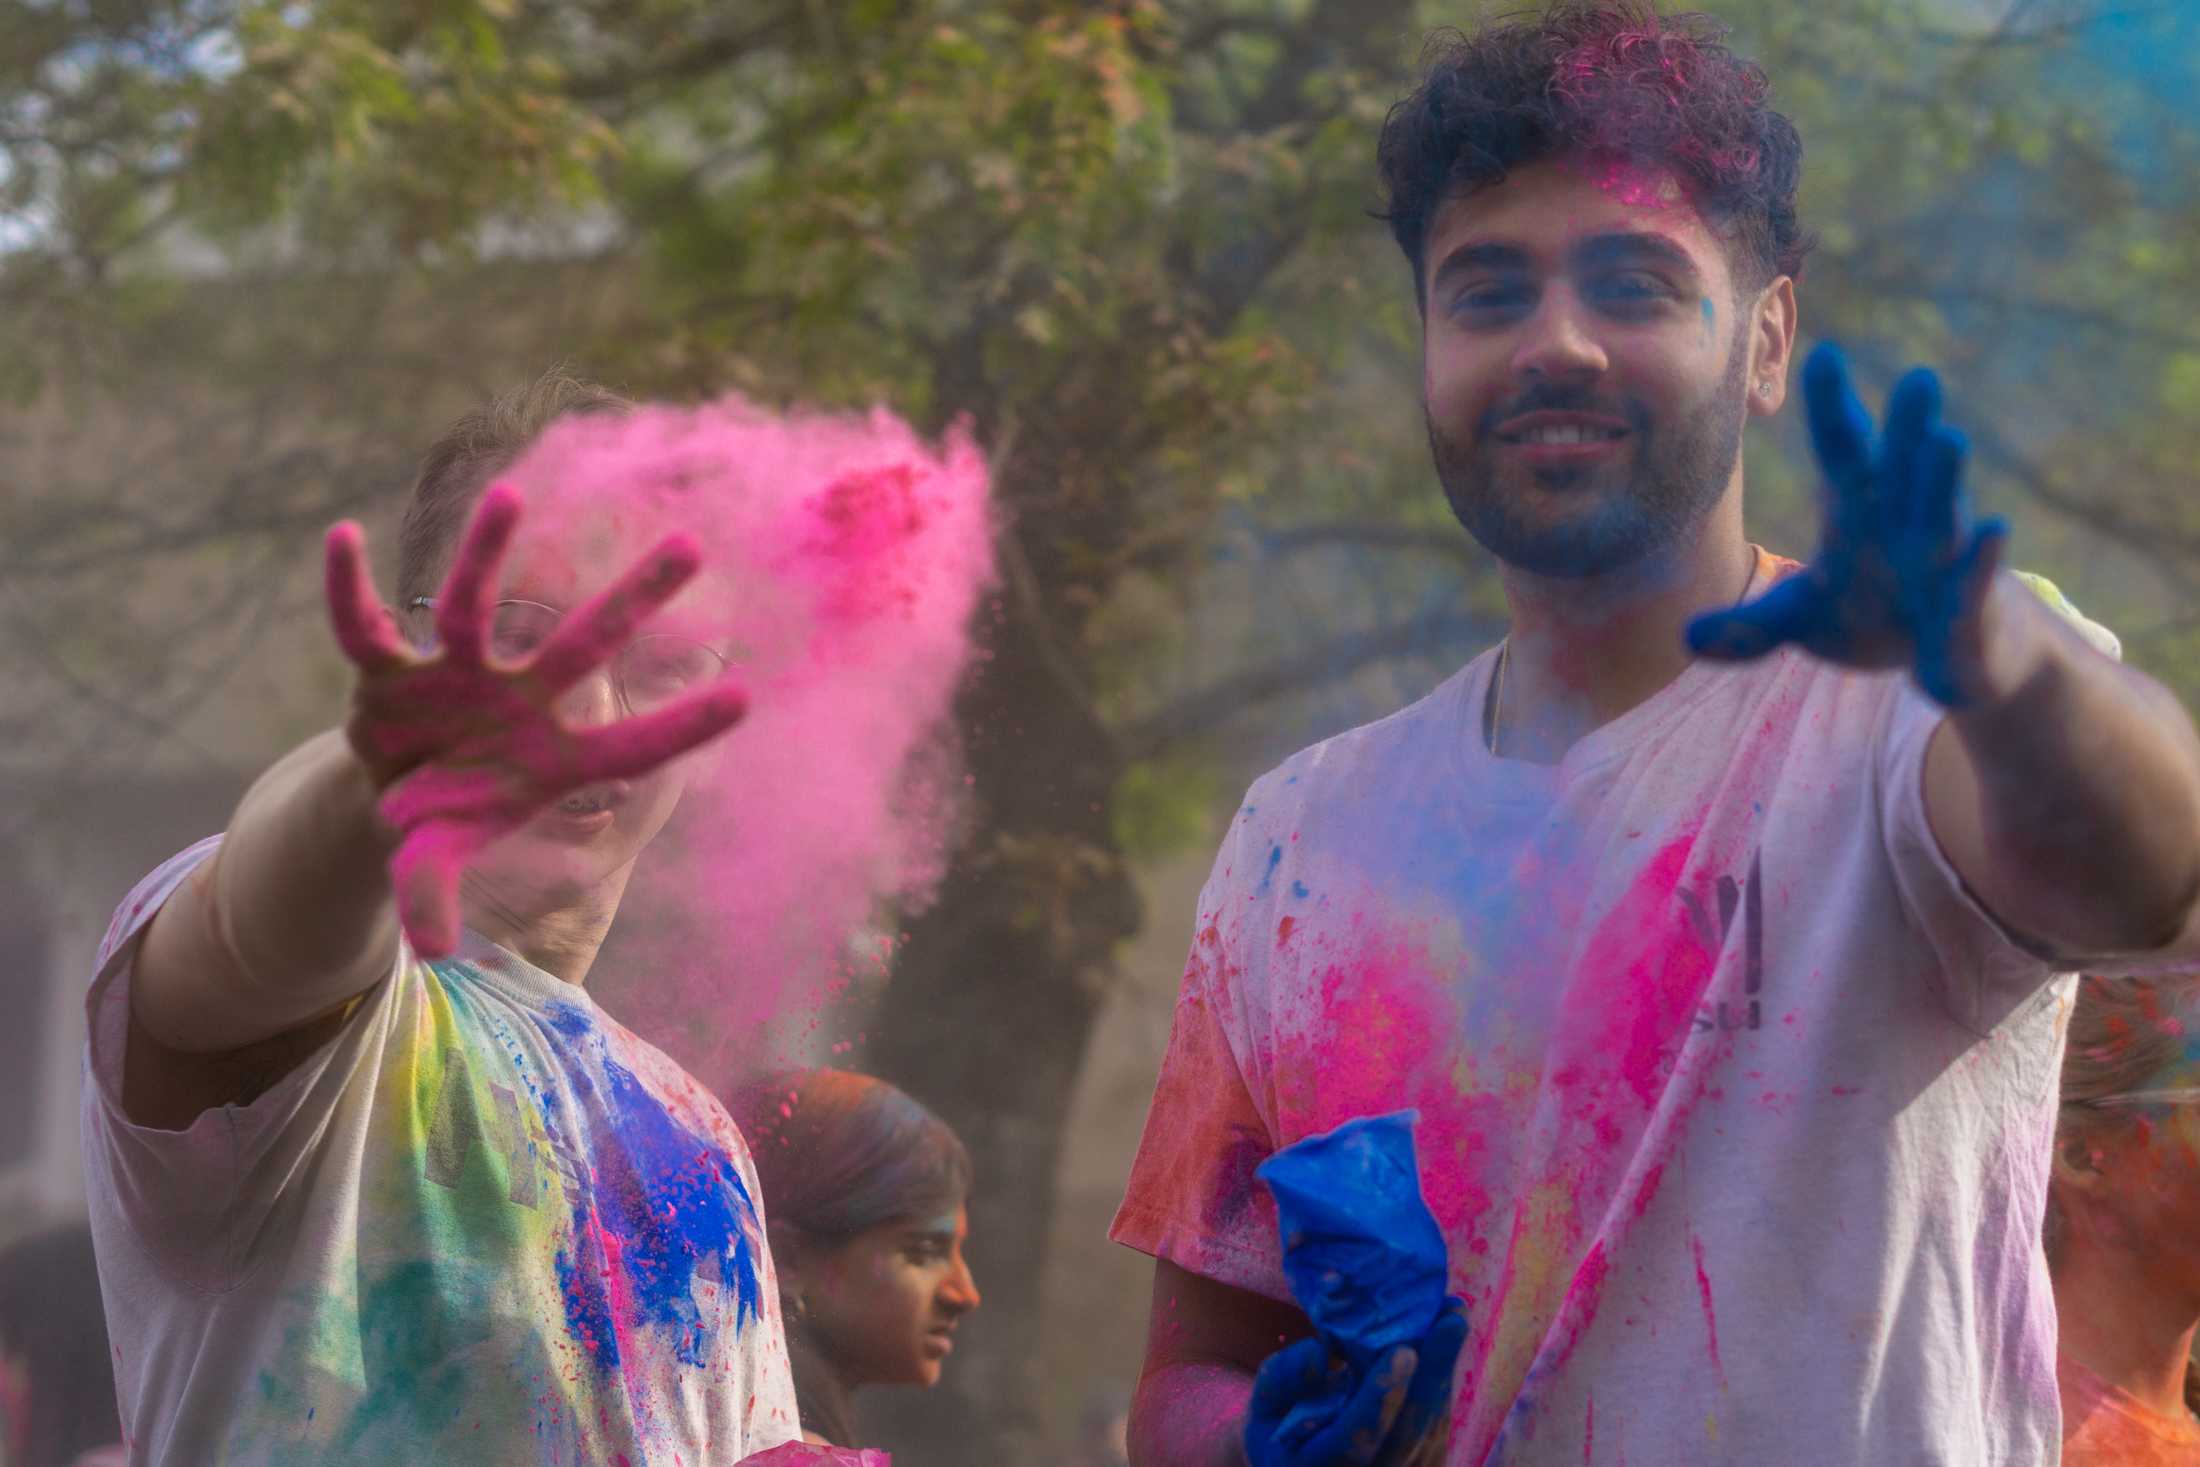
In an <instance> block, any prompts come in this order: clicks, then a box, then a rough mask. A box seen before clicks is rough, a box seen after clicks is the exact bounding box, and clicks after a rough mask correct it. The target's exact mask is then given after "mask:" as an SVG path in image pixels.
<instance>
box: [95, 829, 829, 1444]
mask: <svg viewBox="0 0 2200 1467" xmlns="http://www.w3.org/2000/svg"><path fill="white" fill-rule="evenodd" d="M215 845H216V842H215V841H206V842H203V843H201V844H200V845H198V846H195V847H193V848H192V849H191V850H189V851H186V852H185V853H184V854H182V855H181V856H178V857H176V858H175V859H174V860H172V861H170V862H168V863H167V864H166V865H165V866H163V867H161V868H160V869H159V870H158V871H156V872H155V873H154V874H153V875H152V876H150V877H148V878H147V879H146V881H144V882H143V883H142V884H140V885H139V887H138V888H137V890H136V891H134V892H132V893H131V895H130V896H129V897H128V898H127V899H126V900H125V901H124V903H123V906H122V908H121V910H120V911H119V912H118V913H117V914H116V918H115V922H114V925H113V927H112V928H111V929H110V931H109V932H108V935H107V939H106V941H105V942H104V943H102V944H101V948H100V954H99V963H98V972H97V977H96V978H95V979H94V981H93V983H92V988H91V995H90V1000H89V1003H90V1019H91V1046H90V1053H89V1056H88V1060H87V1065H86V1072H85V1084H84V1111H83V1131H84V1155H85V1175H86V1178H87V1183H88V1187H89V1190H90V1202H91V1223H92V1233H93V1240H94V1243H95V1245H96V1247H97V1250H98V1254H99V1266H100V1282H101V1286H102V1289H103V1292H104V1294H105V1296H106V1304H107V1324H108V1332H109V1335H110V1337H111V1340H112V1343H113V1347H114V1354H115V1383H116V1389H117V1393H118V1395H119V1396H120V1401H121V1408H122V1422H123V1429H124V1432H125V1438H126V1442H127V1444H128V1446H129V1449H130V1460H131V1461H132V1462H143V1463H190V1464H192V1467H213V1464H231V1463H235V1464H262V1463H266V1464H277V1463H298V1464H305V1463H314V1464H320V1463H338V1462H342V1463H353V1462H356V1463H375V1464H394V1463H425V1462H450V1463H458V1462H464V1463H469V1464H473V1463H483V1464H498V1463H511V1464H521V1463H524V1464H527V1467H552V1464H560V1467H563V1464H572V1467H607V1464H614V1463H617V1464H626V1467H645V1464H648V1467H657V1464H663V1467H673V1464H680V1467H705V1464H716V1463H729V1462H733V1461H735V1460H737V1459H739V1458H740V1457H742V1456H745V1455H747V1454H749V1453H751V1452H755V1451H759V1450H761V1449H763V1448H765V1447H770V1446H775V1445H777V1444H779V1443H781V1442H784V1441H787V1440H790V1439H792V1438H794V1437H795V1436H797V1435H798V1428H797V1426H796V1422H795V1406H794V1386H793V1381H792V1378H791V1376H790V1375H789V1372H788V1366H787V1351H786V1340H785V1335H784V1333H783V1330H782V1327H781V1321H780V1318H779V1309H778V1289H777V1287H776V1284H775V1282H774V1278H773V1274H772V1267H771V1260H770V1257H769V1256H768V1254H767V1252H766V1250H765V1244H764V1229H763V1219H762V1216H761V1213H760V1210H759V1206H758V1203H757V1196H758V1194H757V1187H756V1177H755V1172H754V1170H753V1168H752V1167H751V1165H750V1161H749V1156H748V1151H747V1149H746V1148H745V1147H744V1146H743V1144H742V1141H741V1137H740V1134H739V1133H738V1132H737V1131H736V1130H735V1129H734V1125H733V1122H732V1121H731V1120H730V1119H729V1118H728V1117H727V1115H726V1113H725V1111H724V1110H723V1108H721V1107H720V1105H719V1104H718V1102H717V1101H716V1100H714V1099H713V1098H711V1096H710V1095H709V1094H708V1093H706V1092H705V1091H703V1090H702V1089H701V1088H700V1087H699V1086H698V1085H697V1084H696V1083H695V1082H694V1081H693V1080H692V1079H690V1078H689V1077H688V1076H687V1075H686V1074H685V1073H684V1072H683V1071H682V1070H681V1069H680V1068H679V1067H678V1066H677V1065H675V1064H673V1063H672V1061H671V1060H669V1059H667V1058H666V1057H665V1056H664V1055H662V1054H661V1053H659V1052H658V1051H657V1050H655V1049H653V1048H652V1047H650V1046H649V1045H647V1044H645V1043H643V1042H642V1041H641V1040H639V1039H637V1038H636V1037H635V1036H634V1035H632V1034H630V1033H628V1032H627V1031H626V1030H625V1029H623V1028H621V1027H620V1026H619V1025H617V1024H615V1023H613V1022H612V1021H611V1020H610V1019H608V1018H606V1017H605V1016H604V1015H603V1013H602V1012H601V1011H600V1010H599V1009H597V1007H596V1006H595V1004H594V1002H593V1001H592V1000H591V999H590V998H589V997H588V995H587V994H586V993H585V992H584V991H583V990H581V989H579V988H577V987H575V986H573V985H571V984H567V983H563V982H560V981H559V980H558V979H556V978H554V977H552V976H551V975H550V974H548V973H545V972H543V971H542V970H540V969H538V968H535V967H533V966H532V965H530V964H528V963H526V962H524V961H522V960H521V959H519V958H517V957H515V956H513V955H512V954H511V953H509V952H506V951H504V950H503V949H502V948H499V947H496V946H495V945H493V944H491V943H489V942H487V941H485V940H483V939H480V938H478V937H475V936H473V935H472V934H468V936H467V941H466V945H465V946H464V947H463V948H462V949H461V951H460V953H459V955H458V956H457V957H455V958H453V959H452V960H450V961H443V962H436V963H433V964H429V963H423V962H421V961H420V960H418V959H417V958H415V957H414V956H413V955H412V954H411V951H410V949H407V950H405V952H404V953H402V954H401V956H400V958H399V962H398V967H397V971H396V972H395V973H393V974H392V976H391V977H390V978H388V979H387V980H386V981H384V982H383V983H381V984H379V985H378V986H376V987H375V988H374V989H372V990H371V991H370V992H369V993H368V994H367V995H366V996H365V997H364V999H363V1000H362V1001H361V1002H360V1004H359V1006H358V1008H357V1009H356V1011H355V1012H354V1013H353V1014H352V1015H351V1016H350V1018H349V1019H348V1020H347V1021H346V1023H345V1025H344V1027H343V1030H342V1032H341V1033H340V1034H339V1035H338V1036H337V1037H336V1038H335V1039H334V1040H333V1041H331V1042H330V1043H329V1044H327V1045H326V1046H324V1047H323V1048H322V1049H321V1050H319V1051H318V1052H317V1053H315V1054H314V1055H313V1056H312V1057H311V1058H309V1059H308V1060H306V1061H305V1063H303V1064H301V1065H300V1066H299V1067H298V1068H297V1069H296V1070H295V1071H294V1072H292V1073H291V1074H290V1075H288V1076H287V1077H285V1078H284V1079H283V1080H282V1081H280V1082H279V1083H278V1084H276V1085H275V1086H274V1087H273V1088H271V1089H269V1090H268V1091H267V1092H266V1093H265V1094H263V1095H261V1096H260V1097H259V1098H258V1099H256V1100H254V1101H253V1102H252V1103H251V1104H250V1105H229V1106H222V1107H220V1108H218V1109H214V1110H209V1111H207V1112H205V1113H204V1114H202V1115H200V1116H199V1117H198V1119H197V1120H195V1121H194V1122H193V1123H192V1124H191V1125H190V1127H189V1128H187V1129H185V1130H182V1131H161V1130H153V1129H149V1128H146V1127H142V1126H136V1125H132V1124H131V1123H130V1121H129V1120H128V1119H127V1118H126V1117H125V1116H124V1114H123V1112H122V1109H121V1105H120V1100H119V1097H120V1095H121V1087H122V1065H123V1056H124V1041H125V1038H126V1035H127V1032H128V1029H127V1025H128V1021H129V1010H128V1005H129V984H130V973H131V964H132V960H133V957H134V955H135V953H136V950H137V944H136V941H135V939H136V937H137V935H138V933H139V932H141V931H142V930H143V928H144V926H145V923H146V922H147V920H149V919H150V918H151V916H152V915H153V913H154V912H155V911H157V910H158V909H159V907H160V904H161V903H162V902H163V901H165V900H166V899H167V898H168V896H169V895H170V894H171V893H172V892H174V890H175V889H176V887H177V886H178V884H180V883H181V881H182V880H183V878H184V877H185V875H187V874H188V873H189V872H190V870H191V869H192V868H193V867H195V866H196V865H197V864H198V863H199V862H200V861H201V860H203V859H205V858H206V857H207V856H208V855H210V854H211V853H212V851H213V849H214V847H215Z"/></svg>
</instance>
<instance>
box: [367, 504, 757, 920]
mask: <svg viewBox="0 0 2200 1467" xmlns="http://www.w3.org/2000/svg"><path fill="white" fill-rule="evenodd" d="M519 515H520V502H519V496H518V495H517V494H516V493H515V492H513V491H512V490H511V489H509V488H507V487H504V486H502V485H497V486H492V487H491V488H490V489H489V491H488V492H487V493H486V494H484V495H483V496H482V500H481V505H480V507H479V508H478V509H477V510H476V511H475V513H474V518H473V522H472V523H471V524H470V525H469V526H468V527H467V530H466V535H465V538H464V541H463V542H462V543H461V544H460V546H459V549H458V554H457V558H456V560H455V561H454V563H453V565H452V568H451V573H450V576H449V578H448V579H447V580H446V581H445V582H444V584H443V589H442V593H441V594H440V595H439V596H438V597H437V598H436V602H435V620H436V634H437V639H438V642H439V644H440V645H439V646H438V647H437V649H436V650H435V651H433V652H427V653H423V652H420V651H418V650H416V649H414V648H413V647H412V646H410V645H409V644H408V643H407V642H406V641H405V639H404V637H403V636H402V635H400V634H399V632H398V629H397V623H396V619H395V618H394V617H393V616H392V615H391V614H390V612H389V610H388V609H387V608H386V607H384V606H383V604H382V602H381V600H380V598H378V597H377V596H376V595H375V593H374V589H373V581H372V578H371V576H370V575H369V573H368V570H367V558H366V542H365V537H364V535H363V534H362V532H361V531H360V528H359V526H358V525H357V524H356V523H353V522H351V521H348V520H347V521H345V522H344V523H342V524H339V525H337V526H336V527H335V528H333V529H331V530H330V531H329V533H328V554H327V583H328V603H329V617H330V620H331V621H332V622H333V623H334V625H335V630H336V640H337V642H338V644H339V645H340V646H341V647H342V648H343V651H344V655H345V656H346V657H348V658H350V659H351V661H352V663H353V664H354V666H356V667H357V669H358V674H359V681H358V686H357V689H356V690H355V692H354V694H353V699H352V715H351V719H350V721H349V723H348V724H347V725H346V727H345V733H346V735H347V737H348V738H349V739H350V741H351V746H352V749H353V751H354V752H355V753H357V755H358V756H359V758H360V759H361V760H362V761H363V762H364V763H365V764H366V766H367V768H368V770H369V772H370V774H371V775H372V776H373V778H374V781H375V784H376V787H377V788H378V789H380V790H381V791H382V796H381V802H380V809H381V812H382V816H383V818H384V819H385V820H387V821H388V822H389V823H390V825H391V826H393V827H394V828H395V829H396V831H397V833H398V845H397V850H396V853H395V854H394V855H393V856H392V858H391V862H390V874H391V880H392V883H393V885H394V887H395V889H396V894H397V911H398V917H399V920H400V921H401V922H402V924H403V926H404V929H405V935H406V937H407V938H408V939H409V940H410V941H411V943H412V945H413V948H414V950H415V951H416V952H418V953H419V954H420V955H421V956H423V957H430V958H433V957H441V956H443V955H445V954H447V953H449V952H450V951H452V950H453V949H454V948H455V947H457V945H458V925H459V918H458V880H459V876H460V874H461V873H462V872H463V871H464V870H465V867H466V864H467V862H468V861H470V860H471V859H472V858H473V857H474V855H475V854H476V853H478V852H479V851H480V850H481V849H482V848H483V847H484V846H486V845H488V844H489V843H490V842H491V841H493V840H495V839H496V838H497V837H499V836H501V835H504V834H506V833H508V832H510V831H513V830H516V829H517V828H519V827H520V826H521V825H523V824H525V823H526V821H527V820H528V819H529V818H530V817H532V816H533V815H535V814H536V813H538V812H539V811H541V810H543V809H544V808H546V807H548V806H549V805H552V804H554V803H556V801H558V800H559V799H560V798H562V797H563V796H565V795H567V794H570V793H571V792H573V791H574V790H576V789H579V788H580V787H582V786H584V785H588V784H593V783H596V782H598V781H601V780H612V779H634V778H639V777H640V776H642V775H644V774H647V773H648V772H649V771H651V770H653V769H655V768H657V767H658V766H659V765H661V764H664V763H666V762H667V761H669V760H671V759H674V758H676V757H678V756H679V755H681V754H684V753H686V752H687V751H688V750H690V749H693V748H695V747H696V746H697V745H700V744H703V743H705V742H707V741H709V740H710V739H712V738H715V737H716V736H717V735H719V734H721V733H723V732H725V731H726V730H727V729H729V728H731V727H732V726H733V725H734V724H736V723H738V722H739V721H740V719H741V716H742V714H743V713H744V712H745V711H746V708H747V704H746V700H745V699H744V698H743V696H742V694H741V692H740V690H739V689H738V688H735V687H733V686H732V685H731V684H729V683H725V682H720V683H716V684H713V685H711V686H708V687H705V688H701V689H699V690H697V691H696V692H694V693H691V694H689V695H687V696H686V697H684V698H682V699H680V700H679V701H678V702H675V703H672V704H670V705H669V706H667V707H664V708H661V709H658V710H656V711H654V712H651V713H648V714H645V715H642V716H640V717H636V718H626V719H622V720H620V721H619V722H616V723H611V724H607V725H604V726H602V727H598V728H589V729H569V728H567V727H565V725H564V724H563V723H561V722H560V721H559V719H558V716H557V709H556V704H557V700H558V697H559V695H560V694H562V693H564V692H565V691H566V690H567V689H569V688H571V687H572V686H573V685H574V684H576V683H578V682H579V681H580V680H581V679H582V678H584V677H586V676H587V675H588V674H589V673H590V672H591V671H592V670H593V669H595V668H596V667H597V666H598V665H600V664H601V663H603V662H605V661H606V660H608V659H609V658H610V657H611V656H612V655H613V654H615V653H616V652H618V651H619V649H620V648H622V647H623V646H625V645H626V643H627V642H628V641H629V640H631V639H632V638H633V636H634V634H635V632H636V631H637V629H639V628H640V627H641V625H642V624H643V623H644V622H646V621H647V620H648V619H649V617H650V616H651V615H652V614H654V613H655V612H656V611H657V609H658V608H659V607H661V606H663V605H664V604H665V603H666V602H667V601H669V600H671V599H672V597H673V595H674V594H675V593H676V592H678V591H679V589H680V588H681V587H682V586H683V585H685V584H686V583H687V581H688V579H689V578H690V577H691V576H693V575H694V574H695V572H696V569H697V567H698V566H699V565H700V564H701V553H700V551H699V550H698V548H697V546H696V544H695V541H694V540H693V539H692V538H691V537H689V536H686V535H672V536H668V537H667V538H666V539H665V540H664V541H663V542H662V543H661V544H659V545H658V546H657V548H656V549H655V550H653V551H651V552H650V553H649V554H648V555H646V556H644V557H643V558H642V559H641V560H640V561H639V562H638V563H637V564H636V565H635V566H634V567H633V568H632V569H631V570H629V571H628V572H627V573H626V574H625V575H624V576H622V577H621V578H620V579H619V580H618V581H617V582H616V583H615V584H613V585H612V586H611V587H610V588H609V589H608V590H606V591H604V592H603V593H602V594H601V595H599V596H597V597H596V598H595V599H594V600H593V601H590V602H589V603H588V604H587V605H585V606H582V607H581V608H579V609H578V610H576V611H574V612H573V613H572V614H571V615H569V616H567V617H566V618H565V620H564V621H563V622H561V623H560V624H559V626H558V628H557V630H556V632H555V633H553V634H552V635H551V637H550V638H549V640H547V641H546V642H544V643H543V645H542V647H541V648H540V650H538V651H537V652H536V653H535V654H534V655H533V656H531V657H529V658H527V659H526V660H525V661H524V662H520V663H515V664H505V663H501V662H497V661H494V660H492V659H491V657H490V655H489V650H488V641H489V622H490V615H491V611H492V608H493V602H494V599H495V597H494V587H495V585H496V573H497V568H498V566H499V564H500V563H501V562H502V560H503V557H504V552H505V549H506V548H507V547H508V546H509V545H510V544H511V539H512V532H513V530H514V528H515V527H516V526H517V525H518V523H519Z"/></svg>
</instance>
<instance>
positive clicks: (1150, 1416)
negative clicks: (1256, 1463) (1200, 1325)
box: [1129, 1361, 1253, 1467]
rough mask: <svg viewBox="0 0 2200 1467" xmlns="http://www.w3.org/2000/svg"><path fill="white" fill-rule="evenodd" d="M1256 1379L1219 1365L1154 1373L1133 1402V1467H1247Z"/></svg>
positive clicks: (1183, 1364)
mask: <svg viewBox="0 0 2200 1467" xmlns="http://www.w3.org/2000/svg"><path fill="white" fill-rule="evenodd" d="M1252 1395H1253V1376H1252V1373H1251V1372H1249V1371H1247V1370H1244V1369H1241V1368H1239V1367H1237V1366H1234V1365H1225V1364H1222V1363H1220V1362H1214V1363H1208V1362H1190V1361H1185V1362H1178V1363H1172V1364H1167V1365H1161V1366H1157V1367H1154V1368H1151V1369H1149V1370H1148V1371H1147V1373H1146V1374H1145V1375H1144V1376H1143V1377H1141V1378H1140V1380H1139V1382H1138V1390H1137V1393H1136V1394H1135V1395H1134V1396H1133V1397H1132V1398H1131V1420H1130V1436H1129V1440H1130V1460H1131V1467H1245V1408H1246V1404H1247V1403H1248V1402H1249V1401H1250V1400H1251V1399H1252Z"/></svg>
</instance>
